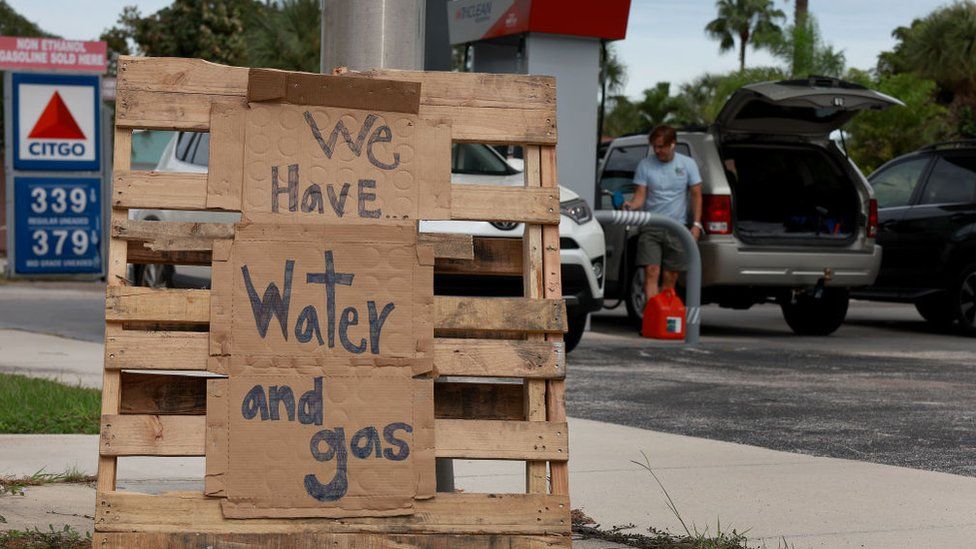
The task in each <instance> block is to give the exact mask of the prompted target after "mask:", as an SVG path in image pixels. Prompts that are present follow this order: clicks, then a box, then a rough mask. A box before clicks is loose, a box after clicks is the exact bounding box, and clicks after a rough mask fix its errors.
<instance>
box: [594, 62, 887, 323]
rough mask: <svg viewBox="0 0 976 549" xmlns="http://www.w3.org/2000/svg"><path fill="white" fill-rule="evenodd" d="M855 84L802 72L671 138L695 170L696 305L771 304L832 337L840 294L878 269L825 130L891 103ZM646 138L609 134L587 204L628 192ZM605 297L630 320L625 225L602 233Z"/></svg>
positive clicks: (631, 240)
mask: <svg viewBox="0 0 976 549" xmlns="http://www.w3.org/2000/svg"><path fill="white" fill-rule="evenodd" d="M900 104H901V102H900V101H898V100H897V99H894V98H891V97H888V96H886V95H883V94H881V93H878V92H876V91H872V90H869V89H867V88H864V87H862V86H859V85H856V84H851V83H848V82H844V81H841V80H836V79H830V78H815V77H811V78H809V79H804V80H787V81H780V82H764V83H759V84H751V85H748V86H745V87H743V88H741V89H739V90H738V91H737V92H736V93H735V94H733V95H732V96H731V97H730V98H729V100H728V102H727V103H726V104H725V106H724V108H723V109H722V111H721V112H720V113H719V115H718V117H717V119H716V122H715V124H713V125H712V126H711V127H710V128H707V129H706V130H704V131H692V132H679V133H678V143H677V152H679V153H681V154H685V155H688V156H691V157H692V158H693V159H695V161H696V162H697V163H698V166H699V168H700V170H701V175H702V186H703V188H702V193H703V214H702V222H703V224H704V226H705V234H704V235H703V236H702V238H701V240H700V242H699V250H700V252H701V258H702V270H703V271H702V300H703V303H717V304H719V305H720V306H722V307H731V308H735V309H748V308H749V307H751V306H752V305H755V304H757V303H765V302H769V301H774V302H776V303H779V304H780V306H781V307H782V310H783V316H784V318H785V319H786V322H787V324H788V325H789V326H790V328H792V329H793V331H794V332H796V333H798V334H808V335H827V334H830V333H833V332H834V331H835V330H836V329H837V328H838V327H839V326H840V325H841V323H842V322H843V320H844V317H845V315H846V314H847V305H848V299H849V289H850V288H853V287H858V286H864V285H868V284H871V283H872V282H873V281H874V279H875V276H877V272H878V267H879V265H880V263H881V249H880V247H879V246H877V245H876V243H875V231H876V230H877V226H876V218H875V202H874V200H873V199H872V194H871V188H870V186H868V184H867V182H866V181H865V179H864V177H863V176H862V175H861V173H860V171H859V170H858V169H857V167H856V166H855V165H854V164H853V163H852V162H851V161H850V160H849V159H848V158H847V156H846V155H845V154H844V152H843V151H841V150H840V149H839V148H838V147H837V146H836V145H835V144H834V143H833V142H832V141H831V140H830V139H829V135H830V134H831V132H833V131H834V130H836V129H838V128H840V127H841V126H842V125H843V124H844V123H845V122H847V121H848V120H850V119H851V118H853V117H854V116H855V115H856V114H857V113H858V112H859V111H862V110H867V109H883V108H887V107H889V106H891V105H900ZM648 153H649V147H648V142H647V135H646V134H641V135H634V136H629V137H621V138H618V139H615V140H614V141H613V142H612V143H611V145H610V147H609V149H608V150H607V154H606V156H605V157H604V159H603V161H602V162H601V165H600V170H599V178H598V183H597V184H598V189H597V192H598V193H599V195H600V197H601V200H600V202H599V203H598V205H597V207H598V208H602V209H609V208H613V207H615V206H614V205H615V204H616V205H618V206H619V204H620V203H621V202H622V201H623V200H624V199H629V198H630V197H631V196H632V195H633V189H634V183H633V177H634V170H635V168H636V166H637V163H638V162H640V161H641V159H643V158H644V157H646V156H647V155H648ZM604 231H605V233H606V236H607V266H606V273H607V274H606V277H607V282H606V287H605V297H606V298H607V299H618V300H623V301H624V303H625V304H626V306H627V312H628V314H629V316H630V317H631V318H632V319H633V320H635V321H636V322H638V323H639V322H640V319H641V316H642V313H643V308H644V304H645V302H646V298H645V296H644V289H643V284H644V272H643V269H640V268H638V267H637V266H636V265H635V264H634V258H635V251H636V240H637V239H636V236H637V228H636V227H619V226H615V227H610V226H608V227H605V228H604Z"/></svg>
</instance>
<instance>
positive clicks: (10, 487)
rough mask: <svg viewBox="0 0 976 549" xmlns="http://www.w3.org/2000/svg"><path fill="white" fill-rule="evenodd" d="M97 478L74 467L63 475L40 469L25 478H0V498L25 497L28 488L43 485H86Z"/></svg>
mask: <svg viewBox="0 0 976 549" xmlns="http://www.w3.org/2000/svg"><path fill="white" fill-rule="evenodd" d="M97 478H98V477H96V476H94V475H88V474H85V473H83V472H81V471H79V470H78V469H75V468H74V467H72V468H70V469H68V470H67V471H65V472H63V473H45V472H44V469H41V470H39V471H37V472H36V473H34V474H33V475H29V476H26V477H9V476H8V477H0V496H3V495H26V491H27V487H28V486H41V485H43V484H53V483H56V482H62V483H74V484H77V483H88V482H95V481H96V480H97Z"/></svg>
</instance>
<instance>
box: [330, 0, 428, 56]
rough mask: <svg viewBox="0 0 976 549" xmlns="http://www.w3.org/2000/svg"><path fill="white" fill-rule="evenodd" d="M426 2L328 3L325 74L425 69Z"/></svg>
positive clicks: (354, 0)
mask: <svg viewBox="0 0 976 549" xmlns="http://www.w3.org/2000/svg"><path fill="white" fill-rule="evenodd" d="M425 24H426V1H425V0H323V2H322V56H321V60H322V61H321V72H323V73H326V74H328V73H330V72H332V69H334V68H335V67H348V68H349V69H350V70H355V71H364V70H369V69H408V70H423V68H424V25H425Z"/></svg>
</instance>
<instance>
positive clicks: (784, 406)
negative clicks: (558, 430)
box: [0, 283, 976, 476]
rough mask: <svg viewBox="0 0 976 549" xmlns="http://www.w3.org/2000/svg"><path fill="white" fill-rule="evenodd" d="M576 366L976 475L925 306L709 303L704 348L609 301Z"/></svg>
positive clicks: (9, 324) (46, 314)
mask: <svg viewBox="0 0 976 549" xmlns="http://www.w3.org/2000/svg"><path fill="white" fill-rule="evenodd" d="M621 309H622V307H621ZM103 314H104V289H103V287H102V286H100V285H97V284H78V285H50V284H19V283H18V284H5V285H0V328H14V329H21V330H26V331H32V332H40V333H47V334H54V335H61V336H64V337H69V338H73V339H81V340H85V341H99V342H100V341H102V339H103V326H104V323H103V320H102V318H103ZM568 372H569V373H568V378H567V387H568V389H567V395H566V406H567V412H568V413H569V415H570V416H573V417H578V418H585V419H595V420H600V421H607V422H611V423H617V424H621V425H629V426H634V427H641V428H645V429H652V430H656V431H664V432H669V433H675V434H682V435H690V436H696V437H703V438H708V439H714V440H725V441H731V442H739V443H743V444H750V445H755V446H762V447H766V448H773V449H777V450H785V451H790V452H799V453H803V454H811V455H818V456H830V457H842V458H849V459H855V460H864V461H871V462H877V463H886V464H891V465H901V466H906V467H915V468H919V469H929V470H936V471H944V472H949V473H956V474H963V475H969V476H976V339H970V338H965V337H961V336H958V335H954V334H943V333H938V332H936V331H933V330H931V329H929V328H928V326H927V325H926V324H925V323H924V322H923V321H922V320H921V318H920V317H919V316H918V314H917V313H916V312H915V310H914V308H913V307H911V306H904V305H890V304H875V303H865V302H852V305H851V310H850V312H849V314H848V322H847V323H846V324H845V325H844V326H843V327H841V329H840V330H838V331H837V332H836V333H835V334H834V335H832V336H829V337H826V338H817V337H798V336H795V335H793V334H792V332H790V330H789V328H787V327H786V325H785V323H784V322H783V320H782V316H781V314H780V312H779V308H778V307H775V306H762V307H755V308H753V309H751V310H748V311H730V310H723V309H718V308H717V307H712V306H709V307H706V308H704V310H703V314H702V344H701V345H700V346H699V347H697V348H688V347H685V346H684V345H683V344H681V343H680V342H660V341H653V340H647V339H643V338H641V337H639V336H637V334H636V331H635V330H633V329H632V328H631V327H630V326H629V324H628V323H627V321H626V318H625V315H624V314H623V313H622V312H620V311H619V310H618V311H606V312H604V313H602V314H599V315H596V316H595V317H594V318H593V319H592V330H591V331H590V332H588V333H587V334H586V335H585V336H584V338H583V341H582V343H581V344H580V346H579V347H578V348H577V350H576V351H574V352H573V353H572V354H570V355H569V368H568ZM652 457H653V456H652Z"/></svg>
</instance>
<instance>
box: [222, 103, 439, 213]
mask: <svg viewBox="0 0 976 549" xmlns="http://www.w3.org/2000/svg"><path fill="white" fill-rule="evenodd" d="M244 147H245V148H244V157H245V158H246V161H245V165H244V193H243V196H244V203H243V213H244V218H245V219H246V220H252V221H262V222H276V223H286V222H291V223H299V222H300V223H317V224H322V223H343V224H350V223H357V224H374V225H375V224H382V223H390V222H399V221H401V220H415V219H419V218H421V217H423V218H425V219H449V218H450V211H449V206H450V197H451V191H450V158H449V151H450V132H449V127H448V126H446V125H444V124H441V123H434V122H430V121H427V120H425V119H422V118H420V117H418V116H417V115H415V114H407V113H394V112H382V111H365V110H354V109H340V108H333V107H320V106H299V105H289V104H265V103H252V104H251V105H250V108H249V109H248V110H247V123H246V136H245V139H244ZM228 154H230V151H229V152H228Z"/></svg>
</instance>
